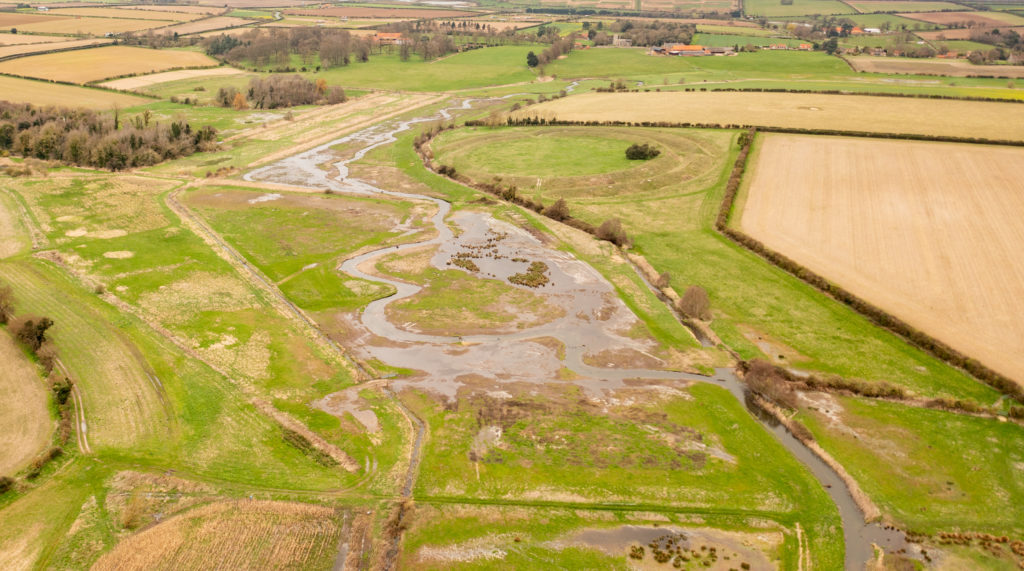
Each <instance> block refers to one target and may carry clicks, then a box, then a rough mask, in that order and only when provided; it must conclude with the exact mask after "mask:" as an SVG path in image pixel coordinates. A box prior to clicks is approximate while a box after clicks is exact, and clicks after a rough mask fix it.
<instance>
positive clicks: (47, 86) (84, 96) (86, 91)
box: [0, 75, 149, 110]
mask: <svg viewBox="0 0 1024 571" xmlns="http://www.w3.org/2000/svg"><path fill="white" fill-rule="evenodd" d="M0 92H3V94H4V99H5V100H7V101H14V102H18V103H34V104H36V105H64V106H67V105H72V104H73V105H78V106H81V107H86V108H88V109H104V110H106V109H111V108H113V107H114V106H115V105H117V106H121V107H131V106H133V105H139V104H142V103H147V102H149V100H148V99H144V98H142V97H135V96H133V95H128V94H125V93H116V92H113V91H104V90H102V89H91V88H86V87H76V86H74V85H56V84H53V83H49V82H45V81H37V80H34V79H22V78H20V77H9V76H3V75H0Z"/></svg>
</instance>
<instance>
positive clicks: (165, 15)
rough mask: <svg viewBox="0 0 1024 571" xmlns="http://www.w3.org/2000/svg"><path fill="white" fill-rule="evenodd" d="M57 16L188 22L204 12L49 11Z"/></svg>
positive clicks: (107, 9) (102, 9) (93, 9)
mask: <svg viewBox="0 0 1024 571" xmlns="http://www.w3.org/2000/svg"><path fill="white" fill-rule="evenodd" d="M49 13H50V14H56V15H57V16H86V17H90V18H128V19H135V20H171V21H174V22H188V21H191V20H195V19H197V18H202V17H203V15H202V14H189V13H186V12H160V11H156V10H123V9H121V8H91V7H90V8H56V9H52V10H50V11H49Z"/></svg>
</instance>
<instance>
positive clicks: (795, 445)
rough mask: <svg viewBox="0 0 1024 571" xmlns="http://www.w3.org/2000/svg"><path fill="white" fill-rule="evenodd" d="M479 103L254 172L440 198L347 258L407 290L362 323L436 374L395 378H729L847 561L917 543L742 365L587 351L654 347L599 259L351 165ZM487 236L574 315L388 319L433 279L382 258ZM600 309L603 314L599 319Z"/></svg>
mask: <svg viewBox="0 0 1024 571" xmlns="http://www.w3.org/2000/svg"><path fill="white" fill-rule="evenodd" d="M471 104H472V100H465V101H463V102H462V104H461V105H458V106H455V107H450V108H447V109H442V110H440V111H439V112H438V113H436V114H434V115H430V116H426V117H419V118H415V119H409V120H404V121H398V122H394V123H390V124H389V123H384V124H381V125H376V126H373V127H370V128H367V129H364V130H362V131H358V132H355V133H352V134H350V135H347V136H345V137H341V138H339V139H337V140H334V141H331V142H329V143H326V144H323V145H320V146H318V147H315V148H313V149H310V150H308V151H305V152H302V153H299V154H296V155H293V156H291V157H288V158H286V159H282V160H280V161H277V162H275V163H272V164H270V165H268V166H265V167H262V168H259V169H256V170H253V171H251V172H249V173H247V174H246V175H245V177H244V178H245V179H246V180H249V181H256V180H261V181H267V182H275V183H284V184H289V185H294V186H302V187H307V188H311V189H317V190H324V191H327V190H330V191H334V192H343V193H350V194H360V195H383V196H389V197H394V198H397V199H402V200H414V201H425V202H431V203H433V204H434V205H435V206H436V207H437V213H436V214H434V215H433V216H432V218H431V222H432V224H433V226H434V229H435V230H436V235H435V236H434V237H432V238H430V239H427V240H423V241H419V242H414V243H409V244H403V245H399V246H389V247H385V248H380V249H378V250H374V251H372V252H367V253H365V254H362V255H359V256H356V257H353V258H350V259H348V260H346V261H345V262H344V263H343V264H342V265H341V267H340V268H339V269H340V270H341V271H342V272H345V273H346V274H349V275H351V276H354V277H358V278H361V279H364V280H369V281H372V282H376V283H381V284H387V285H390V286H392V287H393V288H395V290H396V293H395V294H393V295H391V296H389V297H386V298H383V299H379V300H376V301H374V302H372V303H370V304H369V305H368V306H367V307H366V309H365V310H364V311H363V313H362V315H361V316H360V319H359V323H358V324H357V325H358V326H360V327H361V328H363V329H364V330H365V332H366V333H368V334H372V335H376V336H378V337H380V338H383V339H386V340H387V341H389V342H390V343H386V344H385V345H387V346H384V347H379V346H375V345H372V344H368V345H367V346H365V347H363V349H365V350H366V351H367V352H369V353H370V354H371V355H372V356H373V357H375V358H379V359H380V360H382V361H384V362H386V363H388V364H389V365H393V366H399V367H409V368H415V369H418V370H423V371H426V372H427V374H428V377H427V380H424V381H402V380H396V381H394V384H395V385H396V386H401V385H403V384H413V383H415V384H417V386H421V387H424V386H425V387H426V388H429V389H431V390H433V391H437V392H440V393H441V394H445V395H447V396H449V397H452V396H454V394H455V391H456V390H457V389H458V386H459V383H458V382H457V378H458V377H459V376H461V375H470V374H480V373H481V372H486V373H488V374H490V375H492V376H494V377H495V378H498V379H501V380H502V381H527V382H549V381H550V379H552V378H555V377H554V375H555V373H556V371H557V370H558V368H559V367H561V366H563V365H564V366H565V367H568V368H570V369H572V370H573V371H574V372H576V373H578V374H579V375H580V376H582V377H583V378H581V379H577V380H575V381H571V382H574V383H576V384H578V385H580V386H581V387H583V388H584V389H585V390H587V391H588V392H590V393H592V394H600V393H601V392H602V391H603V390H605V389H615V388H620V387H623V386H626V381H627V380H630V379H674V380H682V381H691V382H702V383H711V384H715V385H718V386H722V387H724V388H726V389H728V391H729V392H730V393H731V394H732V395H733V396H735V397H736V399H737V400H739V401H740V402H742V403H744V405H745V406H746V407H747V408H748V410H750V411H751V412H752V414H754V416H755V417H757V418H758V420H759V421H760V422H761V424H762V425H763V426H764V427H765V428H766V429H767V430H769V431H770V432H771V433H772V434H774V435H775V437H776V439H778V441H779V442H780V443H781V444H782V445H783V446H784V447H785V448H786V449H787V450H789V451H790V453H792V454H793V455H794V456H796V458H797V459H798V460H799V461H800V462H802V463H803V464H804V465H806V466H807V467H808V468H809V469H810V471H811V473H812V474H814V476H815V477H816V478H817V479H818V481H819V482H820V483H821V484H822V486H823V487H824V489H825V490H826V492H827V493H828V495H829V496H830V497H831V498H832V500H833V501H834V502H835V504H836V506H837V507H838V509H839V514H840V517H841V520H842V525H843V531H844V539H845V547H846V558H845V567H846V569H863V568H864V565H865V563H867V562H868V561H869V560H870V559H871V558H872V557H873V555H874V553H873V549H872V544H876V545H878V546H880V547H883V548H885V549H886V550H887V551H895V550H898V549H900V548H902V547H905V546H906V540H905V537H904V535H903V534H902V533H901V532H899V531H896V530H888V529H885V528H883V527H882V526H880V525H878V524H866V523H865V522H864V516H863V513H862V512H861V511H860V509H859V508H858V507H857V505H856V503H855V502H854V501H853V497H852V496H851V494H850V491H849V490H848V489H847V487H846V485H845V484H844V483H843V481H842V479H840V478H839V476H838V475H837V474H836V473H835V471H833V470H832V469H831V468H830V467H829V466H828V465H826V464H825V463H824V462H823V461H821V459H820V458H818V457H817V456H816V455H815V454H814V453H813V452H811V451H810V450H809V449H808V448H807V447H805V446H804V445H803V444H802V443H801V442H800V441H798V440H797V439H796V438H794V437H793V436H792V435H791V434H790V433H789V432H788V431H787V430H786V429H785V428H784V427H782V426H780V425H779V424H778V423H777V422H775V420H774V419H773V418H771V417H769V416H767V415H765V414H763V413H761V412H760V411H759V410H758V409H757V408H756V407H755V406H752V401H751V400H750V399H749V398H748V395H747V393H746V389H745V387H744V385H743V384H742V383H741V382H740V381H739V379H738V378H737V377H736V375H735V373H734V371H733V370H732V369H717V370H716V372H715V376H714V377H706V376H702V375H696V374H691V373H680V372H669V371H659V370H649V369H621V368H602V367H594V366H591V365H588V364H586V363H584V355H590V356H591V358H593V356H594V355H595V354H599V353H600V352H601V351H604V350H621V349H630V350H632V351H638V352H641V353H643V352H645V351H646V350H647V349H648V347H647V345H646V343H645V342H644V341H639V340H636V339H631V338H629V337H627V336H626V335H624V332H625V331H627V330H628V329H629V327H630V326H631V325H632V324H633V323H634V322H635V321H636V317H635V316H634V315H633V314H632V313H631V312H630V311H629V309H628V308H626V307H625V305H624V304H623V303H622V301H621V300H620V299H619V298H618V296H617V295H616V294H615V291H614V289H613V288H612V286H611V285H610V284H609V283H608V282H607V281H606V280H605V279H604V278H603V277H602V276H601V275H600V274H599V273H598V272H597V271H596V270H594V269H593V268H592V267H590V266H589V265H587V264H585V263H583V262H582V261H580V260H577V259H575V258H574V257H573V256H571V255H569V254H567V253H565V252H561V251H557V250H553V249H551V248H547V247H546V246H545V245H544V244H542V243H541V242H539V241H538V240H537V239H536V238H534V237H533V236H531V235H530V234H528V233H527V232H525V231H523V230H522V229H520V228H518V227H515V226H513V225H510V224H506V223H504V222H501V221H498V220H495V219H494V218H492V217H491V216H489V215H487V214H484V213H479V212H471V211H461V212H458V213H456V214H455V215H453V216H452V217H451V218H452V221H453V222H454V223H455V224H457V225H458V226H459V228H460V230H461V232H460V233H459V235H458V236H456V235H455V233H453V232H452V229H451V228H450V227H449V226H448V225H447V224H446V222H445V221H446V220H447V219H448V218H449V214H450V212H451V204H449V203H448V202H447V201H445V200H441V199H438V198H434V197H430V196H426V195H421V194H415V193H407V192H397V191H393V190H387V189H384V188H380V187H377V186H375V185H374V184H371V183H370V182H367V181H364V180H360V179H357V178H353V177H351V176H349V169H348V165H349V163H352V162H353V161H357V160H359V159H362V158H363V157H364V156H365V155H366V154H367V153H369V152H370V151H372V150H373V149H376V148H378V147H381V146H383V145H387V144H390V143H393V142H395V141H396V138H395V135H396V134H398V133H401V132H403V131H407V130H409V129H410V128H412V127H413V126H414V125H415V124H417V123H424V122H431V121H437V120H446V119H451V118H452V115H451V111H453V110H465V109H470V108H471ZM340 144H346V145H352V144H355V145H361V146H360V147H359V150H358V151H357V152H356V153H355V154H354V155H353V156H352V157H351V158H348V159H345V160H342V161H338V162H334V163H333V166H334V167H335V168H336V169H337V174H336V175H335V176H331V172H330V171H328V170H324V169H323V168H322V167H321V165H324V164H326V163H329V162H331V161H332V159H334V158H335V155H334V153H333V152H332V151H331V147H333V146H336V145H340ZM484 243H486V244H488V245H489V246H490V247H491V248H493V250H492V252H493V253H495V255H494V256H488V257H484V258H475V259H474V262H475V263H476V264H477V265H478V266H479V268H480V269H479V274H480V275H482V276H485V279H486V278H493V279H501V280H505V279H507V277H508V276H509V275H511V274H512V273H516V272H521V271H523V270H524V269H525V265H526V264H524V263H522V262H515V261H512V259H513V258H516V259H520V260H521V259H530V260H537V259H540V260H542V261H544V262H545V263H546V264H547V265H548V268H549V271H548V275H549V279H550V282H549V284H548V285H546V286H545V287H544V288H543V291H544V293H545V294H546V295H547V297H548V298H549V299H552V300H554V301H555V302H556V303H557V304H558V305H560V306H561V307H562V309H563V315H561V316H559V317H556V318H555V319H553V320H550V321H548V322H547V323H544V324H542V325H539V326H536V327H530V328H527V329H524V330H515V331H510V332H508V333H497V334H486V335H466V336H461V337H448V336H440V335H429V334H424V333H420V332H417V331H415V330H412V329H411V328H410V327H405V328H402V327H398V326H396V325H395V324H393V323H392V322H391V321H389V320H388V318H387V315H386V308H387V306H388V305H389V304H391V303H394V302H395V301H398V300H401V299H405V298H408V297H410V296H413V295H415V294H416V293H417V292H419V291H420V290H421V289H422V288H421V286H418V285H415V284H411V283H407V282H403V281H398V280H394V279H389V278H387V277H382V276H381V275H379V274H376V273H373V272H372V271H370V269H371V268H373V267H374V265H375V264H376V263H377V262H380V261H381V260H382V259H384V258H385V257H389V256H393V255H396V254H403V253H408V252H411V251H414V250H422V249H424V248H427V247H433V246H436V247H437V251H436V253H435V254H434V255H433V257H432V259H431V264H432V265H433V266H434V267H436V268H439V269H440V268H446V267H450V266H448V265H447V264H448V262H449V261H450V260H451V259H452V258H453V257H454V256H455V254H456V253H458V252H459V251H460V250H461V251H464V250H462V249H464V248H473V247H480V245H481V244H484ZM595 320H596V321H600V322H601V323H600V324H599V325H595V323H594V321H595ZM617 332H622V333H623V334H620V333H617ZM541 337H553V338H555V339H558V340H559V341H561V342H562V343H563V344H564V345H565V351H564V352H565V357H564V360H562V359H558V358H556V357H555V356H554V355H553V353H554V351H552V350H550V349H548V348H546V347H544V346H543V345H540V344H538V343H536V342H533V341H530V340H531V339H534V340H535V339H537V338H541ZM524 363H528V364H529V365H530V367H532V368H533V370H531V371H523V369H524ZM417 452H418V451H417ZM411 472H412V469H410V473H411ZM410 490H411V479H410V480H408V481H407V482H406V489H405V490H404V492H405V493H406V494H408V493H409V492H410Z"/></svg>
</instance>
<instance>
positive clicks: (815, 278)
mask: <svg viewBox="0 0 1024 571" xmlns="http://www.w3.org/2000/svg"><path fill="white" fill-rule="evenodd" d="M465 125H466V126H486V127H495V125H493V124H491V123H488V122H487V121H486V120H481V121H466V123H465ZM501 126H502V125H498V126H497V127H499V128H500V127H501ZM505 126H526V127H529V126H541V127H543V126H585V127H678V128H701V129H730V130H732V129H744V130H746V131H747V132H746V133H745V135H746V136H742V135H741V137H740V141H739V142H740V145H741V147H740V152H739V154H738V155H737V157H736V162H735V163H733V168H732V171H731V173H730V174H729V179H728V182H727V183H726V188H725V193H724V195H723V197H722V202H721V205H720V207H719V211H718V215H717V217H716V219H715V229H716V230H717V231H718V232H719V233H721V234H722V235H723V236H725V237H726V238H728V239H730V240H732V241H733V242H735V243H736V244H738V245H740V246H742V247H743V248H745V249H747V250H750V251H751V252H753V253H755V254H757V255H758V256H760V257H761V258H763V259H765V260H767V261H768V262H770V263H771V264H773V265H775V266H777V267H779V268H781V269H782V270H785V271H786V272H787V273H789V274H791V275H793V276H795V277H797V278H799V279H800V280H802V281H804V282H805V283H807V284H809V285H811V286H813V287H814V288H815V289H817V290H818V291H820V292H822V293H824V294H825V295H827V296H829V297H831V298H833V299H835V300H836V301H839V302H841V303H843V304H844V305H846V306H848V307H850V308H851V309H853V310H854V311H856V312H857V313H859V314H861V315H863V316H864V317H866V318H867V319H868V320H870V321H871V322H872V323H874V324H875V325H877V326H879V327H881V328H883V329H886V330H888V331H890V332H892V333H895V334H896V335H898V336H900V337H902V338H903V339H904V340H905V341H907V342H908V343H910V344H911V345H913V346H915V347H917V348H918V349H921V350H922V351H925V352H926V353H929V354H931V355H932V356H934V357H936V358H938V359H940V360H942V361H944V362H946V363H947V364H949V365H952V366H954V367H957V368H959V369H961V370H963V371H966V372H967V373H968V374H970V375H971V376H973V377H975V378H976V379H978V380H979V381H981V382H983V383H985V384H987V385H989V386H990V387H992V388H994V389H996V390H997V391H999V392H1001V393H1004V394H1007V395H1009V396H1011V397H1012V398H1013V399H1015V400H1016V401H1018V402H1020V403H1022V404H1024V388H1022V387H1021V386H1020V385H1018V384H1017V383H1016V382H1015V381H1013V380H1012V379H1010V378H1009V377H1007V376H1005V375H1003V374H1002V373H999V372H996V371H995V370H993V369H991V368H989V367H988V366H986V365H984V364H983V363H981V362H979V361H978V360H976V359H974V358H972V357H969V356H967V355H965V354H963V353H961V352H960V351H958V350H956V349H954V348H953V347H951V346H949V345H948V344H946V343H944V342H942V341H940V340H938V339H936V338H934V337H932V336H931V335H928V334H927V333H925V332H923V331H920V330H918V329H917V328H915V327H913V326H912V325H910V324H909V323H907V322H906V321H903V320H902V319H900V318H898V317H896V316H895V315H892V314H890V313H889V312H887V311H885V310H883V309H881V308H879V307H877V306H875V305H874V304H872V303H869V302H868V301H867V300H865V299H862V298H861V297H859V296H857V295H854V294H853V293H852V292H850V291H849V290H847V289H845V288H843V287H841V286H839V285H837V284H834V283H832V282H830V281H829V280H827V279H825V278H824V277H823V276H821V275H819V274H817V273H815V272H813V271H811V270H810V269H808V268H806V267H804V266H803V265H801V264H800V263H798V262H796V261H794V260H793V259H791V258H789V257H787V256H785V255H784V254H782V253H780V252H776V251H775V250H772V249H770V248H768V247H767V246H765V245H764V244H763V243H762V242H760V241H759V240H756V239H755V238H753V237H751V236H749V235H747V234H745V233H744V232H742V231H740V230H738V229H736V228H733V227H731V226H729V220H730V218H731V216H732V210H733V206H734V204H735V202H736V195H737V194H738V193H739V189H740V185H741V183H742V181H743V175H744V173H745V172H746V167H747V160H748V158H749V154H750V148H751V146H752V144H753V142H754V139H755V135H756V134H757V133H758V132H760V131H763V132H771V133H790V134H792V133H795V134H806V135H830V136H831V135H835V136H846V137H850V136H852V137H868V138H876V139H878V138H881V139H903V140H911V141H936V142H951V143H970V144H986V145H1005V146H1013V147H1024V141H1006V140H990V139H976V138H968V137H945V136H937V135H913V134H890V135H886V134H877V133H868V132H861V131H838V130H829V129H795V128H792V129H791V128H771V127H769V128H763V127H757V126H752V125H721V124H717V123H711V124H707V123H669V122H651V121H644V122H630V121H559V120H548V119H543V118H536V119H533V118H526V119H519V120H516V119H512V118H511V117H509V118H508V119H507V121H506V123H505ZM439 132H440V131H435V132H431V133H429V135H428V136H427V137H426V139H425V141H424V142H429V141H430V140H431V139H432V138H433V137H434V136H435V135H436V134H438V133H439ZM422 147H423V144H418V145H417V152H419V153H420V156H421V157H422V158H423V160H424V164H426V165H427V168H430V169H431V170H433V171H434V172H437V173H438V174H442V175H444V176H448V177H449V178H451V179H453V180H455V181H457V182H460V183H462V184H467V186H470V187H471V188H475V189H477V190H483V191H485V192H487V193H488V194H492V195H497V196H499V197H502V195H501V193H500V189H497V188H492V187H494V185H488V184H483V185H481V184H479V183H477V184H473V183H472V182H470V183H467V182H466V181H465V180H463V179H464V178H465V177H461V178H457V175H456V173H455V172H454V169H451V170H448V169H450V167H443V166H442V167H440V168H434V164H433V160H432V156H428V154H429V151H426V152H425V151H424V150H423V148H422ZM502 198H504V197H502ZM513 198H516V199H519V200H510V201H511V202H515V203H516V204H519V205H520V206H525V207H527V208H530V209H531V210H534V211H535V212H541V210H542V209H543V206H542V205H537V204H536V203H533V202H532V201H530V200H529V199H521V198H520V197H517V196H515V197H513ZM562 222H564V223H566V224H569V225H570V226H573V227H576V228H579V229H581V230H584V231H585V232H588V233H590V234H594V235H595V236H596V233H595V229H594V227H593V225H591V224H589V223H587V222H584V221H582V220H578V219H575V218H573V217H571V216H569V217H567V218H566V219H563V220H562Z"/></svg>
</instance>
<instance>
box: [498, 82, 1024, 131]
mask: <svg viewBox="0 0 1024 571" xmlns="http://www.w3.org/2000/svg"><path fill="white" fill-rule="evenodd" d="M514 115H515V116H517V117H535V116H539V117H544V118H547V119H559V120H564V121H633V122H640V121H666V122H673V123H683V122H690V123H717V124H721V125H756V126H759V127H762V126H763V127H788V128H798V129H833V130H838V131H862V132H870V133H912V134H921V135H940V136H946V137H974V138H986V139H993V140H1015V141H1021V140H1024V105H1021V104H1018V103H997V102H987V101H985V102H982V101H953V100H942V99H911V98H898V97H874V96H869V95H825V94H819V93H743V92H716V91H708V92H699V91H695V92H685V91H676V92H667V91H663V92H653V91H652V92H648V93H584V94H582V95H574V96H572V97H563V98H561V99H556V100H554V101H549V102H547V103H542V104H540V105H531V106H530V107H527V108H525V109H522V110H520V111H517V112H516V113H515V114H514ZM965 125H970V129H965V128H964V126H965Z"/></svg>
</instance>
